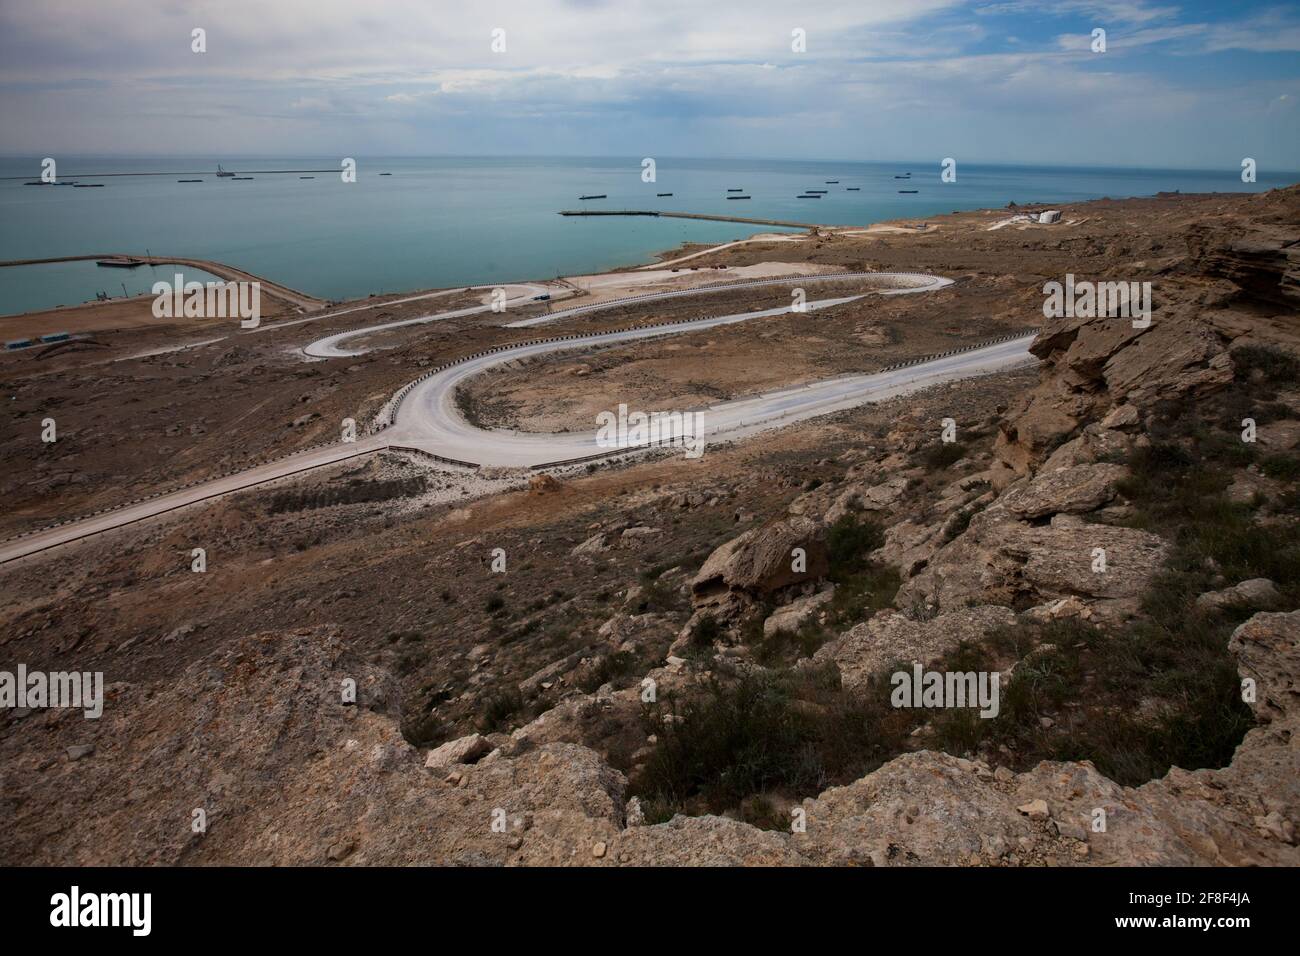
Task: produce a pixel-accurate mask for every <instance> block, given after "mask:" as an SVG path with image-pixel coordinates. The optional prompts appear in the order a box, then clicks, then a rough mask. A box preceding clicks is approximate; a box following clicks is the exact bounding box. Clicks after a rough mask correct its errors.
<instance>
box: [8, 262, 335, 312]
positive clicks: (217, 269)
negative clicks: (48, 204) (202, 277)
mask: <svg viewBox="0 0 1300 956" xmlns="http://www.w3.org/2000/svg"><path fill="white" fill-rule="evenodd" d="M86 259H94V260H96V261H102V262H108V263H110V264H111V265H119V264H120V265H124V266H128V265H129V266H130V267H135V266H171V265H176V266H191V267H193V268H195V269H202V270H203V271H204V272H208V273H211V274H212V275H214V276H216V277H217V278H219V279H224V280H226V281H227V282H257V283H260V284H261V288H262V291H263V292H265V293H266V294H267V295H271V296H274V297H275V298H277V299H280V300H281V301H283V302H288V303H289V304H290V305H295V306H297V307H298V308H300V309H303V310H304V311H307V312H315V311H316V310H317V309H322V308H324V307H325V305H326V304H327V303H326V302H325V300H324V299H318V298H316V297H315V296H313V295H307V293H305V292H299V291H298V290H297V289H291V288H289V287H288V286H287V285H281V284H280V283H278V282H272V281H271V280H270V279H264V278H262V277H261V276H257V275H253V273H251V272H245V271H244V270H243V269H236V268H235V267H234V266H229V265H226V264H225V263H224V262H215V261H213V260H212V259H187V258H182V257H177V256H133V255H128V254H126V253H121V252H110V253H99V254H97V255H89V256H51V257H50V258H47V259H9V260H6V261H3V262H0V269H3V268H5V267H7V266H35V265H42V264H44V263H47V262H80V261H83V260H86Z"/></svg>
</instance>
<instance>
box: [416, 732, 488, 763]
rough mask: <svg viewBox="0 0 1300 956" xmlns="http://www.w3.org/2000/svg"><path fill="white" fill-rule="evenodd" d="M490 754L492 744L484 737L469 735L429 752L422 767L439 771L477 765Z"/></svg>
mask: <svg viewBox="0 0 1300 956" xmlns="http://www.w3.org/2000/svg"><path fill="white" fill-rule="evenodd" d="M491 752H492V744H491V743H490V742H489V741H488V739H487V738H486V737H483V736H481V735H479V734H470V735H469V736H467V737H461V738H459V739H457V740H449V741H447V743H445V744H443V745H442V746H441V747H437V748H435V749H433V750H430V751H429V755H428V756H427V757H425V759H424V766H425V767H426V768H428V769H429V770H441V769H442V768H444V767H450V766H452V765H453V764H458V763H477V762H478V761H479V760H481V759H482V758H483V757H485V756H487V755H488V754H489V753H491Z"/></svg>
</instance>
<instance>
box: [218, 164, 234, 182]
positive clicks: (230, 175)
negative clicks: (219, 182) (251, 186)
mask: <svg viewBox="0 0 1300 956" xmlns="http://www.w3.org/2000/svg"><path fill="white" fill-rule="evenodd" d="M234 176H235V174H234V173H228V172H226V171H225V170H224V169H222V168H221V164H220V163H217V178H218V179H233V178H234Z"/></svg>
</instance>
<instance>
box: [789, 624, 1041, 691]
mask: <svg viewBox="0 0 1300 956" xmlns="http://www.w3.org/2000/svg"><path fill="white" fill-rule="evenodd" d="M1015 620H1016V615H1015V612H1014V611H1012V610H1011V609H1010V608H1006V607H996V606H991V605H987V606H983V607H973V608H962V609H961V610H957V611H952V612H950V613H947V614H941V615H939V616H938V617H936V618H934V619H932V620H929V621H913V620H911V619H909V618H907V617H905V616H904V615H902V614H899V613H897V612H889V611H884V612H881V613H880V614H877V615H876V616H875V617H873V618H871V620H869V621H864V622H863V623H861V624H857V625H855V626H854V627H853V628H852V629H851V630H849V631H847V632H846V633H844V634H842V635H841V636H840V637H838V638H836V639H835V640H833V641H830V642H829V643H827V644H825V645H823V646H822V647H820V648H819V649H818V650H817V653H816V654H814V655H813V663H814V664H822V663H831V662H833V663H834V664H835V666H836V667H837V668H838V669H839V672H840V683H841V685H842V686H843V687H844V688H846V689H850V690H852V689H859V688H862V687H864V686H865V685H866V683H867V681H868V680H869V679H870V678H871V677H872V676H873V675H874V674H876V673H877V672H879V671H880V670H882V669H883V668H885V667H888V666H890V665H892V664H895V663H901V664H905V665H906V664H913V663H918V664H929V663H930V662H932V661H934V660H936V659H937V658H939V657H941V656H943V655H944V654H945V653H947V652H948V651H950V650H952V649H953V648H955V647H956V646H957V645H958V644H959V643H961V642H962V641H964V640H965V641H973V642H977V641H980V640H982V639H983V638H984V637H986V636H987V635H988V633H989V632H990V631H992V630H994V629H996V628H998V627H1004V626H1008V625H1011V624H1014V623H1015Z"/></svg>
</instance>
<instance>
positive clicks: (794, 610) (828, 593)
mask: <svg viewBox="0 0 1300 956" xmlns="http://www.w3.org/2000/svg"><path fill="white" fill-rule="evenodd" d="M834 597H835V588H834V587H833V586H832V587H831V588H829V589H827V590H825V591H819V592H817V593H816V594H810V595H808V596H807V597H802V598H799V599H797V600H795V601H791V602H790V603H789V604H787V605H785V606H784V607H779V608H777V609H776V610H775V611H773V612H772V614H771V615H770V616H769V617H768V619H767V620H766V621H764V622H763V636H764V637H771V636H772V635H773V634H775V633H777V632H778V631H787V632H789V633H791V634H793V633H794V632H796V631H798V630H799V628H801V627H803V625H804V624H805V623H806V622H808V621H810V620H812V619H813V618H814V617H815V616H816V615H817V612H818V611H820V610H821V609H822V608H823V607H825V606H826V605H827V604H829V603H830V601H831V599H832V598H834Z"/></svg>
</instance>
